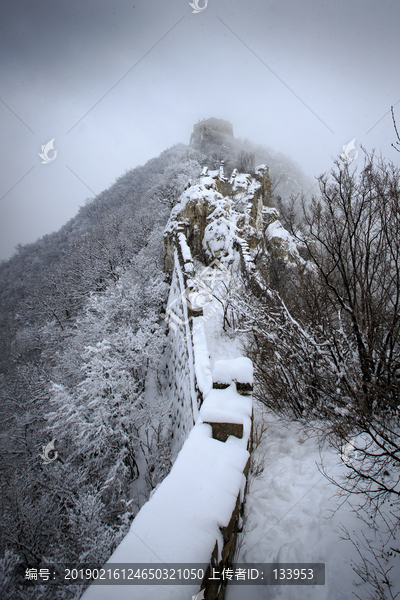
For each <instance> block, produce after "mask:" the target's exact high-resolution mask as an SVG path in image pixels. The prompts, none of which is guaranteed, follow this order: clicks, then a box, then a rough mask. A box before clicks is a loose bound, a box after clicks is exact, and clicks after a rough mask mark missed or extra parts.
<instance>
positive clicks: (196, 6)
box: [189, 0, 208, 13]
mask: <svg viewBox="0 0 400 600" xmlns="http://www.w3.org/2000/svg"><path fill="white" fill-rule="evenodd" d="M207 4H208V0H204V6H203V8H200V6H199V0H194V2H193V3H192V2H189V5H190V6H191V7H192V8H194V10H193V11H192V12H194V13H199V12H202V11H203V10H204V9H205V8H207Z"/></svg>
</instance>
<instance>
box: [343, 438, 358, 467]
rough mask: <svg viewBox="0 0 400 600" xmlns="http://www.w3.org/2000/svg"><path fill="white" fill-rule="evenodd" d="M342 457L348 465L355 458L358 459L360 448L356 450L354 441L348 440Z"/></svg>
mask: <svg viewBox="0 0 400 600" xmlns="http://www.w3.org/2000/svg"><path fill="white" fill-rule="evenodd" d="M340 458H341V459H342V461H343V462H344V463H345V464H346V465H350V464H351V463H352V462H353V460H357V458H358V450H356V448H355V446H354V444H353V442H347V444H344V445H343V446H342V452H341V454H340Z"/></svg>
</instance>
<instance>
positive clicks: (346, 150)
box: [340, 138, 358, 165]
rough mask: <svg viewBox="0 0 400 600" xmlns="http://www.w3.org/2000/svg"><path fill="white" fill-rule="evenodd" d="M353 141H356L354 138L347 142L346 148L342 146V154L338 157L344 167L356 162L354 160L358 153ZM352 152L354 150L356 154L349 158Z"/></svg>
mask: <svg viewBox="0 0 400 600" xmlns="http://www.w3.org/2000/svg"><path fill="white" fill-rule="evenodd" d="M355 141H356V138H354V139H353V140H351V142H349V143H348V144H347V145H346V146H343V154H341V155H340V158H341V159H342V161H343V162H344V163H346V165H349V164H350V163H352V162H353V160H356V158H357V156H358V151H357V150H356V145H355ZM353 150H356V153H355V155H354V156H350V152H352V151H353Z"/></svg>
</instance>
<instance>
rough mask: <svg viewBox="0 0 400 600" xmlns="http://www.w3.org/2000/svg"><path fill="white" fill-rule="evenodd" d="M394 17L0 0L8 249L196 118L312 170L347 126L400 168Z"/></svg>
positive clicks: (0, 247)
mask: <svg viewBox="0 0 400 600" xmlns="http://www.w3.org/2000/svg"><path fill="white" fill-rule="evenodd" d="M204 3H205V0H198V5H199V7H200V8H202V7H203V6H204ZM399 22H400V3H399V2H398V0H393V1H391V0H380V1H379V2H377V1H376V0H334V1H330V2H328V1H326V0H318V1H317V0H303V1H302V2H299V1H298V0H279V1H278V0H250V1H247V2H243V0H242V1H240V0H208V4H207V7H206V8H205V9H204V10H203V11H201V12H199V13H193V12H192V8H191V6H190V5H189V2H188V1H187V0H173V1H169V2H167V1H165V0H146V1H144V0H130V1H129V2H128V1H127V0H119V2H116V1H114V0H96V1H94V0H68V2H62V1H61V0H2V3H1V6H0V59H1V65H0V82H1V85H0V124H1V142H0V164H1V178H0V198H1V197H2V200H1V201H0V223H1V225H0V259H1V258H8V257H9V256H10V255H11V254H12V252H13V249H14V247H15V246H16V244H17V243H27V242H32V241H34V240H36V239H37V238H38V237H40V236H42V235H44V234H46V233H50V232H52V231H55V230H56V229H58V228H59V227H60V226H61V225H63V224H64V223H65V222H66V221H67V220H68V219H70V218H71V217H72V216H73V215H75V214H76V212H77V210H78V208H79V206H81V205H83V204H84V202H85V199H86V198H91V197H93V196H94V193H96V194H98V193H100V192H101V191H102V190H104V189H106V188H107V187H108V186H109V185H111V184H112V183H113V182H114V181H115V179H116V178H117V177H118V176H119V175H122V174H123V173H124V172H125V171H126V170H128V169H131V168H132V167H135V166H137V165H139V164H144V163H145V162H146V161H147V160H148V159H150V158H152V157H154V156H156V155H158V154H159V153H160V152H161V151H162V150H164V149H166V148H168V147H170V146H171V145H173V144H174V143H176V142H184V143H188V141H189V137H190V134H191V132H192V128H193V124H194V123H196V122H197V121H198V119H202V118H208V117H211V116H214V117H217V118H223V119H228V120H229V121H231V122H232V124H233V130H234V135H235V137H241V138H248V139H249V140H251V141H253V142H256V143H262V144H266V145H268V146H270V147H271V148H273V149H274V150H276V151H279V152H283V153H285V154H287V155H288V156H290V157H291V158H292V159H294V160H295V161H297V162H298V163H299V165H300V166H301V167H302V169H303V170H304V172H305V173H306V174H307V175H310V176H314V175H318V174H320V173H322V172H323V171H326V170H327V169H329V168H330V167H331V164H332V157H335V156H337V155H338V154H339V153H340V152H342V147H343V145H346V144H348V143H349V142H350V141H351V140H352V139H353V138H356V142H355V145H356V150H358V151H360V150H359V145H360V144H362V145H363V146H365V147H366V148H367V149H368V150H371V149H372V148H376V149H377V150H378V151H381V152H382V154H383V155H384V156H385V157H387V158H389V159H391V160H393V161H394V162H396V163H397V164H399V163H400V160H399V159H400V154H397V153H396V152H395V150H394V149H393V148H391V146H390V144H391V142H393V141H395V136H394V132H393V127H392V121H391V116H390V113H389V111H390V106H391V105H396V104H397V115H398V124H399V125H400V77H399V73H400V69H399V58H400V49H399V46H400V36H399ZM52 138H55V141H54V148H55V150H56V151H57V157H56V159H55V160H54V161H52V162H51V163H48V164H42V163H41V158H40V157H39V155H38V153H39V152H41V147H42V146H43V145H44V144H46V143H47V142H49V141H50V140H51V139H52ZM351 155H353V156H354V155H355V153H354V151H353V152H352V153H351ZM52 156H53V153H52V152H49V157H50V158H51V157H52ZM361 161H362V158H361V152H360V154H359V157H358V158H357V160H356V161H355V162H354V164H360V165H361ZM9 190H11V191H9Z"/></svg>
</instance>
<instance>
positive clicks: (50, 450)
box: [40, 438, 58, 465]
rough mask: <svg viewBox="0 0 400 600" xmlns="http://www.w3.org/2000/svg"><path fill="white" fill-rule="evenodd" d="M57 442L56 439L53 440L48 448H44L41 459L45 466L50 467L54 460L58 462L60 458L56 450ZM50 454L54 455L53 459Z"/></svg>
mask: <svg viewBox="0 0 400 600" xmlns="http://www.w3.org/2000/svg"><path fill="white" fill-rule="evenodd" d="M55 442H56V438H53V439H52V440H51V442H49V443H48V444H47V446H42V450H43V454H41V455H40V458H41V459H42V460H43V464H44V465H49V464H50V463H52V462H53V460H56V458H57V456H58V452H57V450H55ZM50 453H52V454H53V456H52V457H50Z"/></svg>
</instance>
